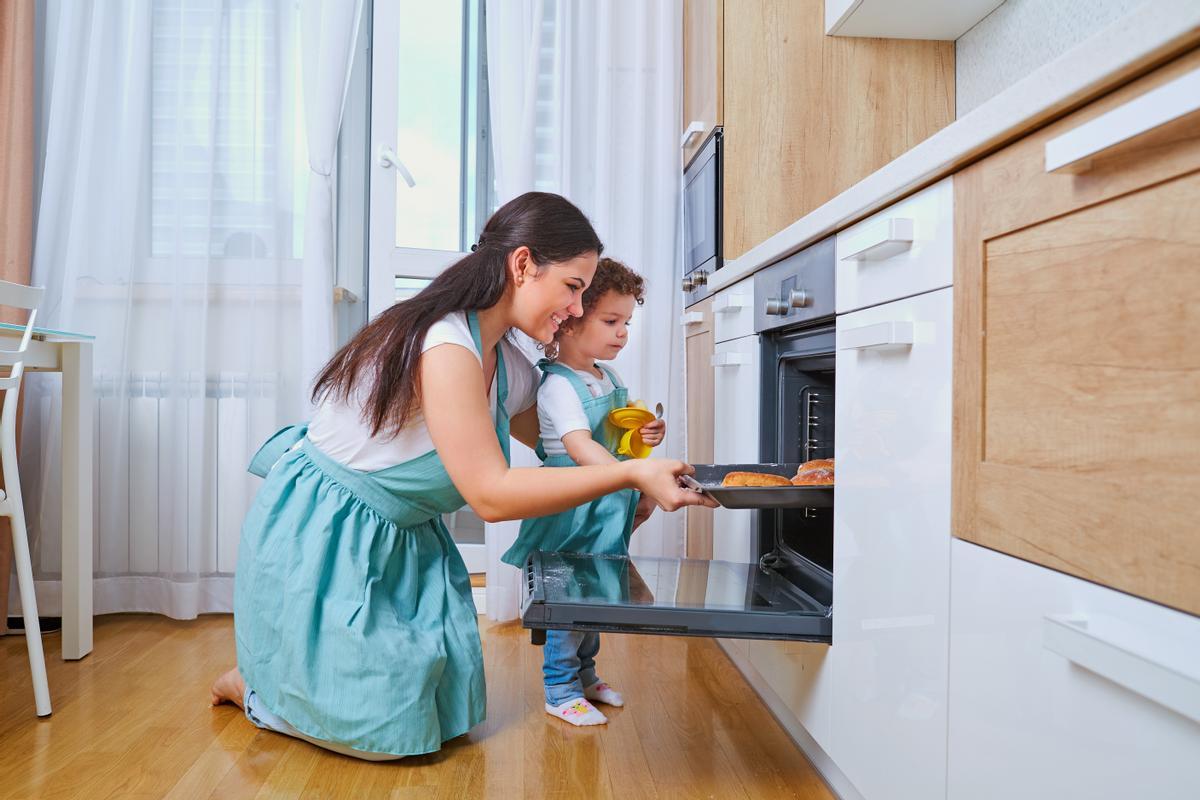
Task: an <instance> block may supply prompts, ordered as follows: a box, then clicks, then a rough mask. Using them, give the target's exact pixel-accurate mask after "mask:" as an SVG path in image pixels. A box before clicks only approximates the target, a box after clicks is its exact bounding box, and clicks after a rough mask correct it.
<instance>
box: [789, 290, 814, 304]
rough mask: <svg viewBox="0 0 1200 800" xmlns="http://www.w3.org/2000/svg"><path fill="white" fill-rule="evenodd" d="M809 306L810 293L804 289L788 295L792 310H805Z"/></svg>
mask: <svg viewBox="0 0 1200 800" xmlns="http://www.w3.org/2000/svg"><path fill="white" fill-rule="evenodd" d="M808 304H809V297H808V292H806V291H804V290H803V289H792V291H790V292H789V293H788V306H789V307H791V308H804V307H805V306H806V305H808Z"/></svg>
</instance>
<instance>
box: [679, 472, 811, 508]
mask: <svg viewBox="0 0 1200 800" xmlns="http://www.w3.org/2000/svg"><path fill="white" fill-rule="evenodd" d="M692 466H693V467H695V469H696V474H695V475H694V476H692V478H691V479H688V480H686V481H685V482H686V483H687V484H688V485H689V486H691V487H692V488H693V489H696V490H698V491H701V492H704V493H705V494H707V495H708V496H709V497H711V498H712V499H714V500H716V501H717V502H718V503H720V504H721V505H722V506H724V507H725V508H833V485H832V484H830V485H828V486H722V485H721V481H722V480H724V479H725V475H726V474H728V473H730V472H769V473H772V474H774V475H782V476H784V477H785V478H791V477H792V476H793V475H795V474H796V470H798V469H799V468H800V465H799V464H693V465H692Z"/></svg>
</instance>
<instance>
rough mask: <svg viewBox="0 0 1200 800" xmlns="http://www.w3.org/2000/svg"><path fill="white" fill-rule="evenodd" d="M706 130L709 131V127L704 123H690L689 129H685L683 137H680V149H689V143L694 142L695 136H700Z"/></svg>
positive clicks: (698, 121) (694, 121)
mask: <svg viewBox="0 0 1200 800" xmlns="http://www.w3.org/2000/svg"><path fill="white" fill-rule="evenodd" d="M706 130H708V126H707V125H705V124H704V123H703V122H701V121H700V120H696V119H694V120H692V121H691V122H690V123H688V126H687V128H685V129H684V131H683V135H682V136H680V137H679V149H680V150H682V149H683V148H685V147H687V146H688V142H690V141H691V140H692V137H693V136H699V135H700V134H702V133H704V132H705V131H706Z"/></svg>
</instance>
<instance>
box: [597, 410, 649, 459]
mask: <svg viewBox="0 0 1200 800" xmlns="http://www.w3.org/2000/svg"><path fill="white" fill-rule="evenodd" d="M655 419H656V417H655V416H654V414H652V413H651V412H650V410H649V409H647V408H646V407H645V405H644V404H642V406H641V407H638V406H623V407H622V408H614V409H613V410H612V411H610V412H608V421H609V423H611V424H612V425H615V426H616V427H618V428H621V429H623V430H624V431H625V433H623V434H622V435H621V442H620V444H619V445H618V446H617V453H618V454H620V455H623V456H628V457H629V458H649V457H650V452H651V451H652V450H653V449H654V448H652V447H650V445H648V444H646V443H645V442H644V441H642V434H641V432H640V430H639V429H640V428H641V427H642V426H643V425H649V424H650V423H651V422H654V420H655Z"/></svg>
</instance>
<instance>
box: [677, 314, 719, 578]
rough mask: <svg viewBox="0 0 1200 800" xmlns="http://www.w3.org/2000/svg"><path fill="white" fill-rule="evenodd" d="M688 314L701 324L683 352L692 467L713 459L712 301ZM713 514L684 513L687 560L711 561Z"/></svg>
mask: <svg viewBox="0 0 1200 800" xmlns="http://www.w3.org/2000/svg"><path fill="white" fill-rule="evenodd" d="M688 311H689V312H692V313H699V314H701V321H700V322H698V323H694V324H692V325H689V326H688V329H687V338H686V339H685V341H684V344H685V347H686V349H687V353H686V360H687V365H686V369H687V451H688V452H687V457H688V460H689V461H691V462H693V463H696V464H711V463H712V460H713V398H714V389H713V366H712V356H713V352H714V349H715V345H714V342H713V330H712V300H711V299H709V300H705V301H704V302H702V303H697V304H696V305H694V306H692V307H691V308H689V309H688ZM712 537H713V512H712V509H711V508H698V507H695V506H692V507H690V508H688V510H687V550H686V555H687V557H688V558H705V559H710V558H712V545H713V542H712Z"/></svg>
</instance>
